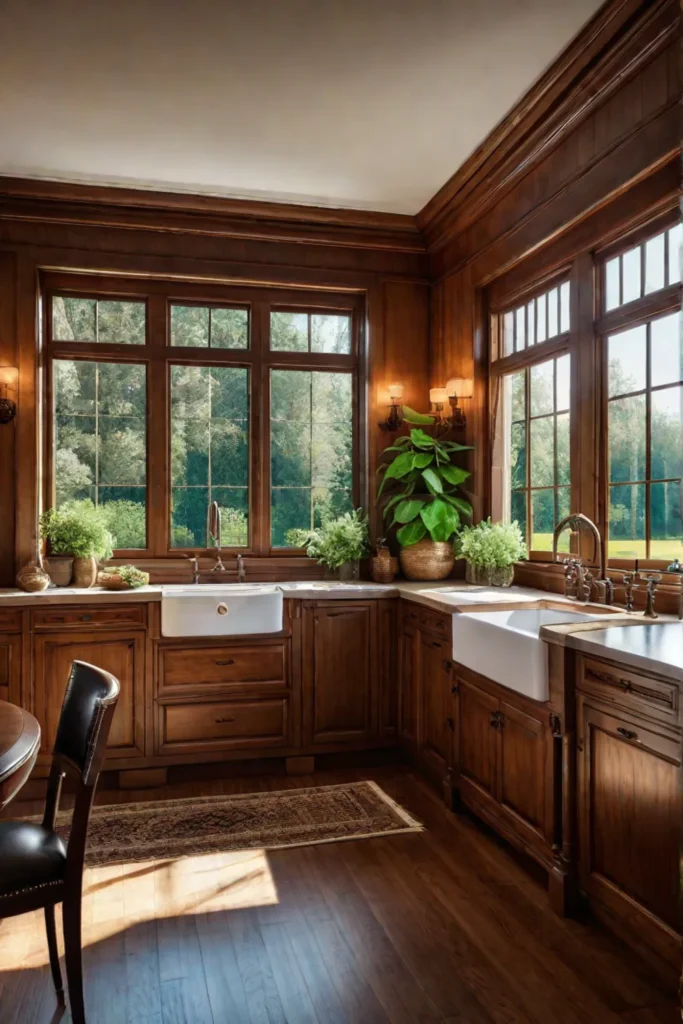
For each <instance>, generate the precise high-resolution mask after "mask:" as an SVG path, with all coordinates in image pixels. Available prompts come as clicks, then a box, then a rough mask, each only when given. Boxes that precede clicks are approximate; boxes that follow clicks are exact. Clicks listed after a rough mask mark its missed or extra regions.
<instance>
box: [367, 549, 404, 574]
mask: <svg viewBox="0 0 683 1024" xmlns="http://www.w3.org/2000/svg"><path fill="white" fill-rule="evenodd" d="M397 572H398V558H394V556H393V555H392V554H391V552H390V551H389V548H380V550H379V551H378V552H377V554H376V555H374V556H373V557H372V558H371V559H370V575H371V576H372V578H373V580H374V581H375V583H392V582H393V579H394V576H395V575H396V573H397Z"/></svg>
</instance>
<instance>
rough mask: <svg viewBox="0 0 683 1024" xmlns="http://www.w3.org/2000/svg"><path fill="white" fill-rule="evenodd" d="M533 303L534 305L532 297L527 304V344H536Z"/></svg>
mask: <svg viewBox="0 0 683 1024" xmlns="http://www.w3.org/2000/svg"><path fill="white" fill-rule="evenodd" d="M534 305H535V303H534V301H533V299H532V300H531V302H530V303H529V304H528V305H527V317H526V323H527V344H528V345H535V344H536V311H535V309H534Z"/></svg>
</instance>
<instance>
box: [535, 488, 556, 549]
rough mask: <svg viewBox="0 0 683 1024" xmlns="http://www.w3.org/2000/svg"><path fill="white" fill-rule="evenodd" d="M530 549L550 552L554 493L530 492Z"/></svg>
mask: <svg viewBox="0 0 683 1024" xmlns="http://www.w3.org/2000/svg"><path fill="white" fill-rule="evenodd" d="M531 524H532V525H531V549H532V551H552V547H553V530H554V529H555V492H554V491H553V490H550V489H549V490H546V491H532V492H531Z"/></svg>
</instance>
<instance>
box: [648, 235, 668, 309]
mask: <svg viewBox="0 0 683 1024" xmlns="http://www.w3.org/2000/svg"><path fill="white" fill-rule="evenodd" d="M663 287H664V234H661V235H655V237H654V238H651V239H650V240H649V241H648V242H646V243H645V294H646V295H649V294H650V292H656V291H658V290H659V289H660V288H663Z"/></svg>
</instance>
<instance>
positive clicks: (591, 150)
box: [418, 0, 681, 514]
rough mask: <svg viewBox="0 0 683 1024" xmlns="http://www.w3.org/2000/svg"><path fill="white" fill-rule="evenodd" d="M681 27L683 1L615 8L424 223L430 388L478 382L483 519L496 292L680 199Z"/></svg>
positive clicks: (474, 437) (478, 490)
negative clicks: (490, 296) (470, 379)
mask: <svg viewBox="0 0 683 1024" xmlns="http://www.w3.org/2000/svg"><path fill="white" fill-rule="evenodd" d="M679 26H680V9H679V4H678V0H652V2H640V3H637V2H629V0H615V2H612V3H609V4H607V5H605V6H604V7H603V8H602V9H601V10H600V12H599V13H598V15H597V16H596V17H595V18H594V19H593V21H592V22H591V23H589V25H588V26H587V27H586V29H585V31H584V32H583V33H582V34H581V36H580V37H579V38H578V39H577V40H576V41H575V43H574V44H573V45H572V46H571V47H570V48H569V49H568V50H567V51H566V52H565V53H564V54H563V55H562V56H561V57H560V58H559V59H558V61H557V62H556V64H555V65H553V67H551V68H550V70H549V71H548V72H547V74H546V75H545V76H544V77H543V78H542V79H541V81H540V82H539V83H538V84H537V85H536V86H535V87H534V89H532V91H531V92H530V93H529V94H528V95H527V96H526V97H524V99H523V100H522V101H521V102H520V104H519V105H518V106H517V107H516V108H515V109H514V110H513V111H511V112H510V115H509V116H508V118H507V119H506V120H505V122H503V123H502V124H501V125H500V126H499V127H498V129H496V131H495V132H494V133H492V136H490V137H489V139H488V140H487V141H486V142H485V143H484V144H483V146H482V147H480V150H478V151H477V152H476V153H475V154H474V155H473V157H472V158H471V159H470V160H469V161H468V162H467V163H466V164H465V166H464V167H463V168H461V169H460V170H459V171H458V173H457V174H456V175H455V176H454V178H453V179H452V180H451V181H450V182H449V183H447V184H446V185H445V186H444V188H443V189H442V190H441V192H440V193H439V194H438V195H437V196H435V197H434V199H433V200H432V201H431V202H430V203H429V204H428V205H427V206H426V207H425V209H424V210H423V211H422V213H421V214H420V215H419V217H418V223H419V224H420V226H421V228H422V231H423V234H424V237H425V240H426V242H427V244H428V249H429V252H430V272H431V275H432V278H433V281H434V284H433V292H432V306H431V365H430V379H431V385H432V386H437V385H442V384H444V383H445V381H446V380H447V379H448V378H449V377H452V376H461V375H463V376H471V375H472V374H474V377H475V381H476V391H475V398H474V399H473V400H472V401H471V402H468V403H465V404H466V412H467V417H468V430H467V435H468V441H469V443H471V444H475V445H476V452H475V455H474V457H473V464H474V469H475V475H474V480H473V490H474V492H475V507H476V509H477V511H479V512H482V513H484V514H486V512H487V510H488V505H489V494H488V490H489V479H488V476H489V474H488V458H487V445H488V410H487V392H488V388H487V380H486V377H487V363H488V348H487V312H486V310H487V286H489V285H490V284H491V283H492V282H499V281H500V279H501V278H502V277H503V275H504V276H505V286H506V288H510V287H511V286H512V284H513V282H514V281H515V279H518V280H519V282H520V284H521V283H522V282H523V281H528V280H530V279H531V276H533V274H534V273H537V274H538V275H539V277H540V276H542V275H543V274H545V273H547V272H548V271H549V270H551V269H552V268H553V267H557V266H561V265H562V264H563V263H565V262H566V261H567V260H568V259H570V258H571V257H573V256H574V255H576V253H578V252H580V251H583V250H585V249H586V248H590V247H591V246H596V245H597V244H598V243H601V242H603V241H604V240H605V239H606V238H609V237H610V236H615V235H618V234H619V233H623V232H624V231H625V230H626V229H627V228H628V227H629V225H630V224H631V223H633V222H634V221H636V220H637V219H638V218H639V217H642V216H643V213H644V212H645V211H646V210H652V211H656V210H657V209H660V208H662V209H664V208H666V207H667V205H668V206H669V207H671V206H672V205H673V204H674V203H675V202H676V198H677V195H678V189H679V182H680V170H679V163H680V149H679V144H680V138H679V136H680V114H679V105H680V100H681V84H680V72H679V46H680V37H679ZM493 287H495V284H494V285H493Z"/></svg>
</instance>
